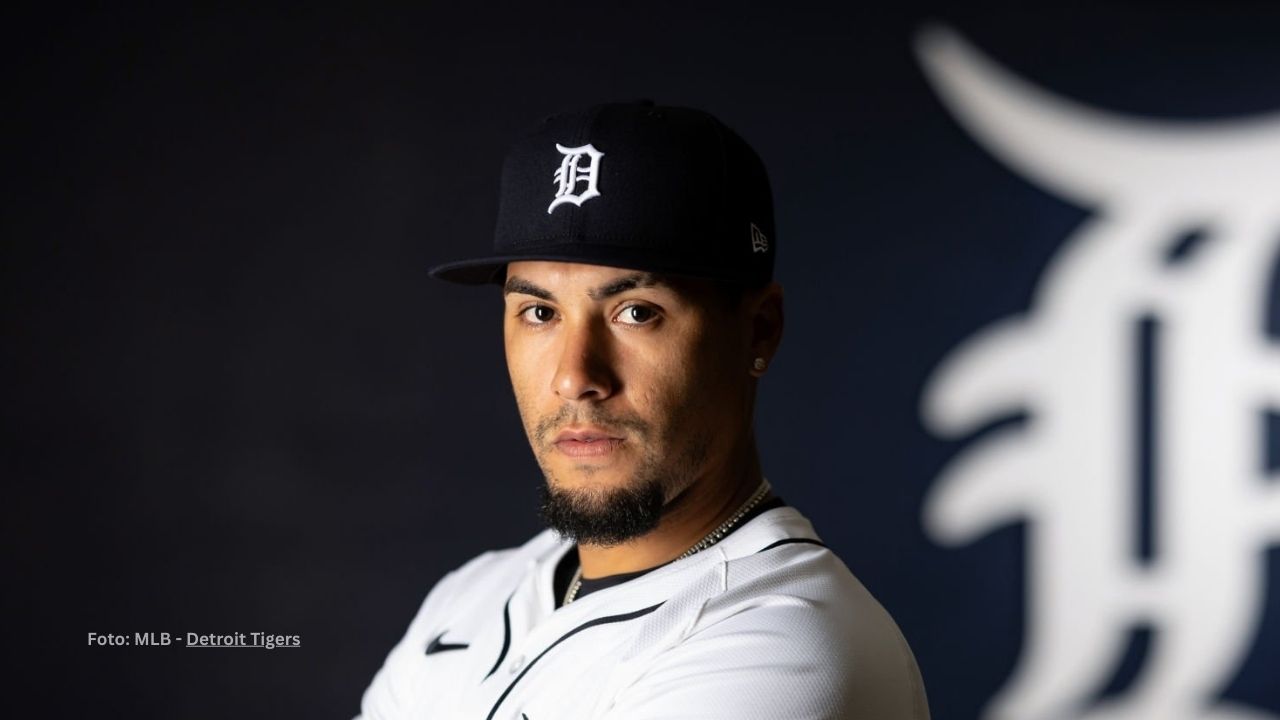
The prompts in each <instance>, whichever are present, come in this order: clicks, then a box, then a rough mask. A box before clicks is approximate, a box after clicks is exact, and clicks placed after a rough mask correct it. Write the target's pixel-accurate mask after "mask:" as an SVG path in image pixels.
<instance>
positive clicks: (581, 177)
mask: <svg viewBox="0 0 1280 720" xmlns="http://www.w3.org/2000/svg"><path fill="white" fill-rule="evenodd" d="M556 150H559V151H560V152H562V153H564V161H563V162H561V163H560V168H559V169H557V170H556V172H555V175H554V177H555V181H556V183H557V184H558V185H559V186H560V188H559V190H557V191H556V198H555V199H554V200H552V201H551V204H550V205H548V206H547V214H548V215H550V214H551V211H552V210H555V209H556V206H558V205H560V203H573V204H574V205H577V206H579V207H581V206H582V203H583V202H585V201H587V200H590V199H591V198H593V197H598V196H599V195H600V191H599V190H597V189H596V178H597V172H598V171H599V169H600V158H602V157H604V153H602V152H600V151H599V150H596V149H595V148H594V147H592V146H591V144H590V143H588V144H586V145H581V146H579V147H572V148H569V147H565V146H563V145H561V144H560V143H556ZM583 157H589V158H591V160H590V162H589V163H588V164H587V166H586V167H583V166H582V164H581V163H582V158H583ZM580 182H585V183H586V184H587V189H586V191H584V192H583V193H582V194H575V193H574V192H573V191H574V190H575V189H577V187H578V183H580Z"/></svg>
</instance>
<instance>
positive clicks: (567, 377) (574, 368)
mask: <svg viewBox="0 0 1280 720" xmlns="http://www.w3.org/2000/svg"><path fill="white" fill-rule="evenodd" d="M561 327H562V328H563V330H562V331H561V337H562V339H563V340H562V345H561V347H560V358H559V364H558V365H557V367H556V373H555V376H554V377H553V378H552V380H551V387H552V390H554V391H555V393H556V394H557V395H559V396H560V397H561V398H563V399H565V400H588V399H590V400H603V399H605V398H607V397H609V396H610V395H612V394H613V392H614V390H615V389H616V387H617V378H616V376H615V375H614V373H613V368H612V365H611V348H610V346H609V338H608V332H609V331H608V328H605V327H602V326H600V324H599V323H596V322H580V323H572V324H571V323H565V324H564V325H562V326H561Z"/></svg>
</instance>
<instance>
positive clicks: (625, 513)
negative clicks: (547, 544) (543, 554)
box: [539, 478, 666, 546]
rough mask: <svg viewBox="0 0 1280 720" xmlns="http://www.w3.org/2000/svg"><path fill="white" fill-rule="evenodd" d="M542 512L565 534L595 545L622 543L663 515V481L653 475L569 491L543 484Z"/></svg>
mask: <svg viewBox="0 0 1280 720" xmlns="http://www.w3.org/2000/svg"><path fill="white" fill-rule="evenodd" d="M539 489H540V491H541V494H542V506H541V508H539V514H540V515H541V516H542V521H543V522H544V523H546V525H547V527H549V528H551V529H552V530H555V531H556V532H557V533H559V534H560V535H561V536H562V537H565V538H569V539H571V540H574V541H576V542H580V543H587V544H591V545H603V546H610V545H618V544H621V543H624V542H626V541H628V540H633V539H635V538H638V537H640V536H641V535H644V534H645V533H648V532H649V531H651V530H653V529H654V528H656V527H658V522H659V521H660V520H661V519H662V514H663V505H664V503H665V500H666V497H665V493H664V492H663V487H662V483H661V482H660V481H659V480H658V479H657V478H649V479H648V480H646V481H643V482H641V483H639V484H638V485H636V486H635V487H621V488H608V489H598V488H593V489H591V490H574V491H566V490H559V489H553V488H551V487H550V483H545V482H544V483H542V484H540V485H539Z"/></svg>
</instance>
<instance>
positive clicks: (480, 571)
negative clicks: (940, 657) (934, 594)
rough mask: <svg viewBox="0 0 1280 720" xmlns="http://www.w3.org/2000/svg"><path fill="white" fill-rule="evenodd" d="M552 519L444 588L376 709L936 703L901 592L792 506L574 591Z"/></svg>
mask: <svg viewBox="0 0 1280 720" xmlns="http://www.w3.org/2000/svg"><path fill="white" fill-rule="evenodd" d="M573 547H574V544H573V542H572V541H570V540H566V539H563V538H561V537H560V536H559V535H557V534H556V533H554V532H553V531H551V530H544V531H543V532H541V533H539V534H538V535H536V536H534V537H533V539H531V540H529V541H528V542H526V543H525V544H524V545H522V546H520V547H517V548H510V549H506V550H498V551H491V552H487V553H484V554H483V555H480V556H479V557H476V558H474V559H473V560H471V561H469V562H468V563H467V564H465V565H463V566H462V567H461V568H458V569H457V570H454V571H453V572H451V573H449V574H448V575H446V576H445V577H444V578H443V579H442V580H440V582H439V583H437V584H436V586H435V587H434V588H433V589H432V590H431V592H430V593H429V594H428V595H427V599H426V601H425V602H424V603H423V604H422V607H421V609H420V610H419V611H418V614H417V616H416V617H415V618H414V619H413V622H412V623H411V624H410V625H409V630H408V632H407V633H405V636H404V638H403V639H402V640H401V641H400V643H399V644H398V645H396V646H395V648H394V649H392V651H391V653H390V654H389V655H388V656H387V659H386V662H385V663H384V664H383V666H382V669H381V670H379V671H378V673H377V675H375V676H374V678H373V683H372V684H371V685H370V686H369V689H368V690H366V691H365V694H364V698H363V702H362V704H361V711H362V717H363V719H364V720H392V719H399V718H417V719H435V720H443V719H454V718H458V719H462V720H495V719H497V718H501V720H579V719H583V720H585V719H586V718H594V719H599V720H659V719H660V720H675V719H677V718H689V719H690V720H694V719H696V720H715V719H716V718H725V719H729V718H732V719H733V720H753V719H757V720H809V719H812V720H835V719H836V718H858V719H861V720H908V719H911V720H926V719H927V718H928V717H929V709H928V705H927V703H926V700H925V693H924V687H923V685H922V683H921V679H920V671H919V669H918V668H917V666H916V662H915V659H914V657H913V656H912V654H911V650H910V648H909V647H908V646H907V642H906V640H904V639H903V637H902V633H901V632H899V630H898V627H897V626H896V625H895V624H894V622H893V620H892V619H891V618H890V617H889V614H888V613H887V612H885V610H884V608H883V607H881V606H880V604H879V603H878V602H876V600H875V599H874V598H873V597H872V596H871V594H870V593H868V592H867V590H866V588H864V587H863V586H862V584H861V583H860V582H858V580H857V579H856V578H854V576H853V574H852V573H850V572H849V569H848V568H847V567H846V566H845V564H844V563H843V562H842V561H841V560H840V559H839V558H838V557H836V555H835V554H834V553H832V552H831V551H830V550H828V549H827V548H826V547H825V546H823V545H822V544H821V542H820V541H819V539H818V536H817V535H816V534H815V533H814V530H813V526H812V524H810V522H809V520H808V519H806V518H805V517H804V516H803V515H801V514H800V512H799V511H798V510H796V509H795V508H793V507H790V506H783V507H777V508H773V509H770V510H767V511H766V512H763V513H761V514H760V515H757V516H756V517H754V518H752V519H751V520H750V521H749V522H747V523H745V524H743V525H742V526H740V527H739V528H738V529H737V530H735V531H734V532H732V533H731V534H729V535H728V536H727V537H725V538H724V539H723V540H721V541H720V542H719V543H717V544H716V545H713V546H711V547H710V548H708V549H706V550H704V551H702V552H699V553H695V554H693V555H691V556H689V557H687V558H684V559H682V560H677V561H675V562H672V563H669V564H667V565H664V566H662V567H660V568H657V569H655V570H653V571H651V572H648V573H646V574H644V575H641V576H639V577H637V578H634V579H631V580H627V581H626V582H624V583H621V584H619V585H616V586H613V587H608V588H604V589H601V590H598V591H596V592H593V593H591V594H590V595H587V596H585V597H582V598H580V599H577V600H575V601H574V602H572V603H570V604H568V605H565V606H563V607H559V608H557V607H556V606H557V602H556V598H555V597H554V596H553V593H554V590H553V587H552V585H553V575H554V571H555V567H556V563H557V562H558V561H559V560H560V559H561V558H562V557H564V555H565V553H567V552H568V551H570V550H571V549H573Z"/></svg>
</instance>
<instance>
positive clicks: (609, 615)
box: [362, 102, 928, 720]
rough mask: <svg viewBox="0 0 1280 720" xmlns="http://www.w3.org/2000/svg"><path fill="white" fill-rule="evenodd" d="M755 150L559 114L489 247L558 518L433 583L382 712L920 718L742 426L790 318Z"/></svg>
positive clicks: (521, 150)
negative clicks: (785, 318) (519, 542)
mask: <svg viewBox="0 0 1280 720" xmlns="http://www.w3.org/2000/svg"><path fill="white" fill-rule="evenodd" d="M775 253H776V243H775V240H774V227H773V209H772V200H771V197H770V191H769V184H768V179H767V176H766V174H765V170H764V166H763V164H762V163H761V162H760V160H759V158H758V157H757V155H756V154H755V152H754V151H752V150H751V148H750V147H749V146H748V145H747V144H746V143H745V142H744V141H743V140H742V139H741V138H739V137H738V136H737V135H736V134H734V133H733V132H732V131H730V130H729V129H728V128H726V127H725V126H724V125H722V124H721V123H720V122H719V121H717V120H716V119H715V118H713V117H711V116H710V115H707V114H706V113H703V112H699V111H696V110H691V109H685V108H666V107H655V106H653V104H652V103H647V102H642V103H635V104H616V105H602V106H597V107H593V108H589V109H587V110H585V111H582V112H575V113H566V114H563V115H558V116H553V117H550V118H548V119H546V120H545V121H544V122H543V123H542V125H540V126H539V127H538V128H536V129H535V130H534V131H532V132H531V133H529V134H528V135H526V136H525V137H524V138H522V139H521V140H520V141H518V142H517V143H516V145H515V146H514V148H513V149H512V151H511V152H510V154H509V155H508V157H507V161H506V164H505V166H504V169H503V177H502V186H501V199H500V206H499V213H498V222H497V231H496V233H495V253H494V254H493V255H492V256H491V257H488V258H481V259H479V260H468V261H462V262H455V263H449V264H447V265H443V266H440V267H437V268H435V269H433V270H432V274H433V275H434V276H436V277H439V278H443V279H446V280H453V281H458V282H463V283H471V284H485V283H496V284H500V285H501V286H502V287H503V293H504V296H505V303H506V305H505V316H504V320H503V331H504V338H505V346H506V356H507V366H508V369H509V372H510V376H511V384H512V388H513V389H514V391H515V397H516V403H517V405H518V407H519V410H520V417H521V419H522V421H523V423H524V427H525V432H526V434H527V435H528V439H529V443H530V445H531V447H532V449H533V452H534V455H535V456H536V458H537V461H538V464H539V465H540V466H541V469H542V471H543V474H544V475H545V476H546V478H545V479H546V483H545V486H544V488H543V507H542V515H543V518H544V520H545V521H546V523H547V525H548V526H549V529H547V530H545V531H543V532H542V533H540V534H538V535H536V536H535V537H534V538H533V539H531V540H529V541H528V542H526V543H525V544H524V545H522V546H520V547H517V548H510V549H505V550H498V551H491V552H487V553H485V554H483V555H480V556H479V557H477V558H475V559H473V560H471V561H470V562H468V563H467V564H465V565H463V566H462V567H461V568H459V569H457V570H455V571H453V572H451V573H449V574H448V575H447V576H445V578H444V579H442V580H441V581H440V582H439V583H438V584H437V585H436V586H435V587H434V588H433V589H432V590H431V592H430V593H429V594H428V595H427V598H426V601H425V602H424V603H423V605H422V607H421V609H420V610H419V612H418V614H417V616H416V617H415V618H414V620H413V622H412V624H411V625H410V626H409V630H408V632H407V633H406V634H405V636H404V639H403V640H402V641H401V642H400V643H399V644H398V645H397V646H396V647H395V648H394V649H393V650H392V651H391V653H390V655H389V656H388V657H387V659H386V662H385V664H384V665H383V667H382V669H381V670H380V671H379V672H378V674H377V675H376V676H375V678H374V680H373V683H372V685H370V687H369V689H368V690H367V691H366V692H365V695H364V699H363V704H362V712H363V717H364V718H366V720H375V719H383V718H476V719H485V720H491V719H493V718H503V719H514V720H569V719H571V718H605V719H616V720H624V719H625V720H642V719H650V718H652V719H655V720H656V719H657V718H663V719H670V718H698V719H707V718H733V719H734V720H742V719H743V718H759V719H761V720H763V719H768V720H780V719H783V718H785V719H788V720H795V719H807V718H813V719H823V720H829V719H832V718H867V719H868V720H871V719H875V720H897V719H904V720H905V719H907V718H912V719H919V718H927V717H928V708H927V705H926V702H925V695H924V689H923V687H922V685H921V680H920V675H919V671H918V670H917V668H916V664H915V661H914V659H913V657H912V655H911V651H910V650H909V648H908V647H907V643H906V641H905V640H904V639H903V637H902V635H901V633H900V632H899V631H898V628H897V627H896V626H895V625H894V623H893V621H892V619H890V617H889V615H888V614H887V613H886V612H885V610H884V609H883V608H882V607H881V606H880V605H879V604H878V603H877V602H876V601H875V600H874V599H873V598H872V596H871V595H870V594H869V593H868V592H867V591H866V589H864V588H863V586H862V585H861V584H860V583H859V582H858V581H857V580H856V579H855V578H854V577H853V575H852V574H851V573H850V572H849V570H848V568H847V567H846V566H845V565H844V564H843V563H842V562H841V561H840V559H839V558H838V557H836V555H835V554H833V553H832V552H831V551H830V550H829V549H828V548H826V546H824V545H823V544H822V542H821V540H820V539H819V538H818V536H817V534H816V533H815V532H814V530H813V527H812V525H810V523H809V521H808V520H806V519H805V517H804V516H803V515H802V514H801V513H800V512H799V511H798V510H797V509H795V508H794V507H791V506H789V505H787V504H786V503H785V502H784V501H783V500H782V498H781V497H779V496H777V495H776V494H774V492H773V490H772V488H771V486H770V484H769V482H768V481H767V480H766V479H765V478H764V476H763V474H762V472H761V468H760V461H759V458H758V455H757V452H756V445H755V438H754V433H753V430H752V414H753V409H754V404H755V393H756V384H757V383H758V381H759V379H760V378H761V377H762V376H763V375H764V374H765V372H766V370H767V369H768V367H769V362H770V360H771V359H772V358H773V356H774V354H775V353H776V351H777V349H778V345H779V342H780V340H781V337H782V328H783V310H782V289H781V287H780V286H779V285H778V283H777V282H775V281H773V280H772V273H773V265H774V255H775Z"/></svg>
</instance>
